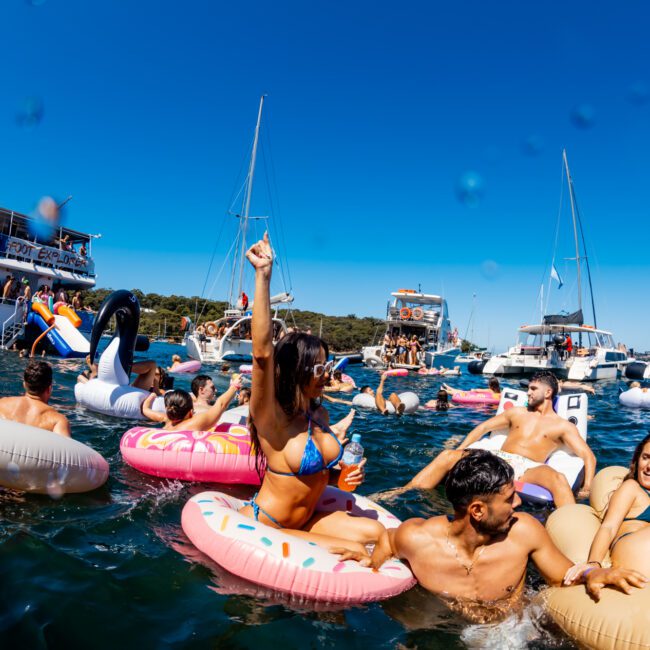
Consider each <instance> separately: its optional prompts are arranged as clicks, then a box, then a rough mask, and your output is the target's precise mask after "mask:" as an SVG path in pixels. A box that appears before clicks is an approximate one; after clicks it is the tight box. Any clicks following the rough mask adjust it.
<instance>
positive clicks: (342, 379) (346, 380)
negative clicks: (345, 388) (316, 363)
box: [341, 372, 357, 388]
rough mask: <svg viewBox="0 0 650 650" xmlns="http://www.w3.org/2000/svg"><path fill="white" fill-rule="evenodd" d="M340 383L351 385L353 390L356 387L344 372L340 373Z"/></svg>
mask: <svg viewBox="0 0 650 650" xmlns="http://www.w3.org/2000/svg"><path fill="white" fill-rule="evenodd" d="M341 381H342V382H343V383H344V384H351V385H352V386H354V387H355V388H356V386H357V385H356V384H355V382H354V379H352V377H350V375H346V374H345V373H344V372H342V373H341Z"/></svg>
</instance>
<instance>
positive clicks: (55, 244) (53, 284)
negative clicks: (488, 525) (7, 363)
mask: <svg viewBox="0 0 650 650" xmlns="http://www.w3.org/2000/svg"><path fill="white" fill-rule="evenodd" d="M100 236H101V235H90V234H86V233H82V232H79V231H77V230H72V229H70V228H65V227H62V226H58V225H57V226H54V225H51V226H47V225H45V227H44V224H43V222H42V220H41V219H38V218H36V217H33V216H28V215H25V214H21V213H19V212H15V211H14V210H7V209H5V208H0V273H2V275H1V276H0V277H1V278H2V285H3V289H4V287H6V286H7V282H9V281H12V280H10V278H13V281H12V284H10V285H9V288H8V290H7V295H6V297H2V294H0V348H2V349H8V348H10V347H12V346H13V345H14V344H15V345H17V346H18V347H20V348H31V346H32V345H33V343H34V342H35V341H36V339H37V338H45V339H47V342H48V343H49V345H50V347H48V351H49V352H50V353H53V354H59V355H60V356H62V357H84V356H86V355H87V354H88V352H89V350H90V344H89V342H88V339H87V337H86V336H85V335H84V334H87V335H89V334H90V331H91V329H92V325H93V318H94V315H93V314H92V313H90V312H87V311H79V312H74V310H72V309H71V307H70V306H68V307H67V308H66V309H60V307H61V306H60V305H58V304H44V307H45V308H46V309H45V310H43V311H42V313H37V312H36V311H35V310H34V309H33V308H32V304H31V303H30V302H25V301H24V300H23V297H22V296H23V295H24V290H25V287H26V286H27V285H29V287H30V289H31V291H32V295H33V294H34V293H36V291H37V290H38V289H39V288H41V287H43V286H45V285H47V286H48V287H49V288H50V289H53V290H54V291H55V292H56V291H57V290H58V289H59V288H61V289H63V290H65V291H66V292H67V293H68V297H69V298H71V297H72V296H70V293H71V292H73V291H77V290H83V289H91V288H93V287H94V286H95V264H94V262H93V259H92V242H93V239H95V238H97V237H100ZM50 302H52V301H50ZM46 321H47V322H46ZM39 345H41V346H42V345H45V342H42V343H39ZM41 349H42V348H40V347H39V352H40V350H41Z"/></svg>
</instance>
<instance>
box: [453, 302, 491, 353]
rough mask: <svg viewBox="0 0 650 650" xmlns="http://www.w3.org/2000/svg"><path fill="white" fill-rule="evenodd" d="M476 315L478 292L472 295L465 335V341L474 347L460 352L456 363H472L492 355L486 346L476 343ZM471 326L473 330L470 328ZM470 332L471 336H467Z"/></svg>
mask: <svg viewBox="0 0 650 650" xmlns="http://www.w3.org/2000/svg"><path fill="white" fill-rule="evenodd" d="M475 315H476V294H473V295H472V311H470V313H469V319H468V321H467V327H466V328H465V336H464V338H463V341H464V342H467V343H469V344H470V347H473V348H474V349H473V350H472V349H470V350H469V351H468V352H467V353H464V354H459V355H458V356H457V357H456V358H455V359H454V363H455V364H456V365H458V364H461V365H462V364H468V363H471V362H472V361H479V360H481V359H488V358H489V357H490V353H489V352H488V351H487V349H486V348H477V347H476V345H475V343H474V317H475ZM470 327H471V330H470ZM468 333H469V338H467V335H468ZM461 349H462V344H461Z"/></svg>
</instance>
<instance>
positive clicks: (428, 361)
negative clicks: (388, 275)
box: [361, 289, 460, 369]
mask: <svg viewBox="0 0 650 650" xmlns="http://www.w3.org/2000/svg"><path fill="white" fill-rule="evenodd" d="M391 296H392V297H393V301H392V303H389V305H388V311H387V313H386V334H387V335H389V336H390V337H398V336H400V335H402V336H405V337H406V338H407V339H408V340H409V341H410V340H411V338H412V337H413V335H415V336H417V338H418V342H419V343H420V347H421V348H422V349H421V351H420V353H419V357H418V361H419V364H416V365H413V364H399V363H393V362H391V365H392V366H394V367H397V368H399V367H404V368H413V369H416V368H419V367H420V366H421V365H425V366H427V367H428V368H439V367H440V366H444V367H445V368H453V367H454V359H455V358H456V356H457V355H458V353H459V352H460V349H459V347H458V341H457V337H455V336H454V332H453V331H452V329H451V324H450V321H449V314H448V311H447V301H446V300H445V299H444V298H443V297H442V296H436V295H434V294H429V293H421V292H419V291H415V290H414V289H399V290H398V291H394V292H393V293H391ZM361 354H362V355H363V362H364V363H365V364H366V365H367V366H371V367H376V368H382V367H385V366H386V365H387V364H388V359H387V356H386V347H385V345H384V344H382V345H368V346H366V347H364V348H361Z"/></svg>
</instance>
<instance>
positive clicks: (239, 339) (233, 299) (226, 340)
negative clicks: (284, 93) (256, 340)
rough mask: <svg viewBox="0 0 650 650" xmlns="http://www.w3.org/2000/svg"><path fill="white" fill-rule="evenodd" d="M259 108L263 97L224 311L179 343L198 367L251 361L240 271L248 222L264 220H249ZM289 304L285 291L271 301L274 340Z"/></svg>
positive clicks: (248, 314)
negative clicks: (281, 314)
mask: <svg viewBox="0 0 650 650" xmlns="http://www.w3.org/2000/svg"><path fill="white" fill-rule="evenodd" d="M263 106H264V97H261V99H260V105H259V110H258V114H257V124H256V126H255V136H254V139H253V147H252V150H251V158H250V163H249V167H248V174H247V176H246V180H245V182H244V188H245V191H244V193H243V201H242V210H241V214H235V215H234V216H235V217H237V218H238V219H239V229H238V233H237V236H236V238H235V243H234V244H233V247H232V248H231V250H234V257H233V265H232V275H231V280H230V293H229V297H228V309H226V310H225V312H224V315H223V316H222V317H221V318H219V319H217V320H214V321H208V322H203V323H196V324H194V325H192V327H191V329H190V331H188V332H186V334H185V337H184V340H183V344H184V345H185V347H186V350H187V354H188V356H189V357H191V358H192V359H198V360H199V361H201V363H206V364H211V363H215V364H217V363H223V362H226V361H228V362H230V361H251V359H252V352H253V345H252V341H251V319H252V312H251V311H250V310H249V305H248V304H247V301H248V298H247V297H246V294H245V292H244V267H245V264H246V250H247V242H246V235H247V233H248V229H249V225H250V222H251V221H252V220H259V219H266V217H252V216H250V204H251V197H252V193H253V180H254V177H255V162H256V158H257V148H258V143H259V135H260V126H261V122H262V108H263ZM235 287H236V288H235ZM292 302H293V297H292V296H291V294H290V293H289V292H287V291H283V292H281V293H279V294H277V295H275V296H273V297H271V307H272V309H274V310H275V313H274V317H273V327H274V337H273V338H274V340H277V338H278V336H279V334H280V332H281V331H282V332H286V331H287V327H286V324H285V322H284V320H282V319H281V318H280V317H279V315H278V313H279V310H280V308H281V307H283V306H284V307H286V306H287V305H289V304H291V303H292Z"/></svg>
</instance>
